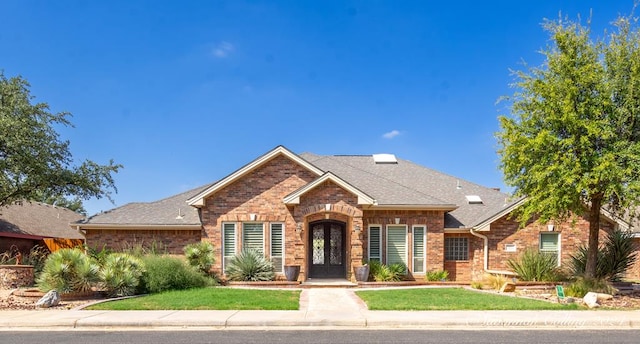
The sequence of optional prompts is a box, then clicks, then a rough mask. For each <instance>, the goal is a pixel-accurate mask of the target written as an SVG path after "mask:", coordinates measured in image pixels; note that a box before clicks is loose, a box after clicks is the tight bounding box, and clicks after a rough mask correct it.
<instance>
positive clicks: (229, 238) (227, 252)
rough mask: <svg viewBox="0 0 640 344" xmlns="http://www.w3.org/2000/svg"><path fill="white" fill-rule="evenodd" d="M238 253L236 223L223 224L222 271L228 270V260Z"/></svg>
mask: <svg viewBox="0 0 640 344" xmlns="http://www.w3.org/2000/svg"><path fill="white" fill-rule="evenodd" d="M235 254H236V224H235V223H223V224H222V271H225V270H226V267H227V262H228V261H229V259H231V258H233V256H235Z"/></svg>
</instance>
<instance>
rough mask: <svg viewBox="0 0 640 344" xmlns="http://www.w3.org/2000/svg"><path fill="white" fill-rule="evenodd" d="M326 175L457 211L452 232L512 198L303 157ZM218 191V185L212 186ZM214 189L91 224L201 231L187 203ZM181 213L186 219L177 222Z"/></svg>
mask: <svg viewBox="0 0 640 344" xmlns="http://www.w3.org/2000/svg"><path fill="white" fill-rule="evenodd" d="M299 156H300V157H301V158H302V159H305V160H306V161H308V162H309V163H311V164H313V165H314V166H316V167H318V168H319V169H321V170H323V171H325V172H332V173H333V174H335V175H336V176H338V177H340V178H341V179H343V180H344V181H346V182H348V183H349V184H351V185H353V186H354V187H356V188H358V189H359V190H361V191H362V192H364V193H366V194H367V195H369V196H371V197H373V198H374V199H375V200H376V201H377V204H378V205H380V206H385V205H386V206H402V205H404V206H416V207H418V206H421V207H425V206H435V207H438V206H442V207H450V206H457V207H458V208H457V209H456V210H453V211H451V212H449V213H447V215H446V216H445V226H446V227H447V228H458V227H465V228H469V227H473V226H475V225H477V224H479V223H481V222H482V221H484V220H487V219H488V218H491V217H492V216H494V215H496V214H498V213H499V212H501V211H502V210H503V209H505V206H507V205H508V204H506V202H507V199H508V198H509V195H507V194H505V193H503V192H500V191H498V190H495V189H492V188H488V187H484V186H480V185H478V184H474V183H471V182H469V181H465V180H462V179H459V178H456V177H453V176H450V175H447V174H444V173H441V172H438V171H435V170H432V169H429V168H426V167H424V166H420V165H417V164H415V163H412V162H410V161H408V160H402V159H398V163H397V164H376V163H375V162H374V161H373V157H372V156H371V155H366V156H363V155H335V156H323V155H316V154H311V153H303V154H300V155H299ZM211 185H213V184H211ZM211 185H204V186H201V187H199V188H196V189H193V190H190V191H187V192H184V193H181V194H179V195H175V196H172V197H169V198H165V199H163V200H160V201H157V202H149V203H130V204H127V205H124V206H122V207H119V208H115V209H113V210H110V211H107V212H104V213H101V214H98V215H95V216H93V217H91V218H89V219H88V220H87V221H86V222H84V223H88V224H115V225H199V224H201V221H200V218H199V216H198V210H197V209H196V208H194V207H191V206H189V205H187V203H186V201H187V200H188V199H189V198H190V197H193V196H195V195H197V194H199V193H200V192H202V191H204V190H205V189H207V188H208V187H210V186H211ZM458 186H459V187H458ZM467 195H476V196H480V198H481V199H482V201H483V203H482V204H469V203H468V201H467V199H466V198H465V196H467ZM178 209H180V213H181V214H182V215H183V218H182V219H177V218H176V217H177V215H178Z"/></svg>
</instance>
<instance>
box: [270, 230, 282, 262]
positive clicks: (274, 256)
mask: <svg viewBox="0 0 640 344" xmlns="http://www.w3.org/2000/svg"><path fill="white" fill-rule="evenodd" d="M270 255H271V262H272V263H273V267H274V269H275V272H282V271H283V268H282V264H283V263H284V225H283V224H282V223H272V224H271V252H270Z"/></svg>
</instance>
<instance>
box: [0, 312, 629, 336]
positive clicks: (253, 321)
mask: <svg viewBox="0 0 640 344" xmlns="http://www.w3.org/2000/svg"><path fill="white" fill-rule="evenodd" d="M116 328H117V329H123V330H135V329H162V328H165V329H173V330H180V329H185V330H186V329H251V328H253V329H262V328H280V329H284V328H296V329H301V328H306V329H332V328H334V329H347V328H349V329H353V328H360V329H362V328H377V329H408V328H413V329H442V328H447V329H509V328H517V329H534V328H535V329H587V328H588V329H596V328H597V329H640V311H536V312H532V311H491V312H486V311H444V312H442V311H418V312H395V311H363V312H358V313H354V312H347V313H342V314H337V313H335V312H326V313H314V314H307V313H306V312H304V311H73V310H71V311H51V310H48V311H1V312H0V329H1V330H4V331H7V330H44V329H47V330H70V329H73V330H96V329H116Z"/></svg>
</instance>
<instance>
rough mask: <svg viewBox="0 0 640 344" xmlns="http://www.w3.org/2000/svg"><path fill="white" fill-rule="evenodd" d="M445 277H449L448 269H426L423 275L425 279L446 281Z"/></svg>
mask: <svg viewBox="0 0 640 344" xmlns="http://www.w3.org/2000/svg"><path fill="white" fill-rule="evenodd" d="M447 277H449V271H446V270H436V271H428V272H427V274H426V276H425V278H426V280H427V281H446V280H447Z"/></svg>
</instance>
